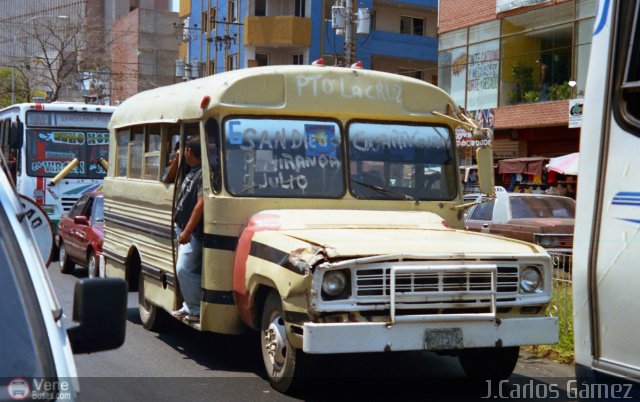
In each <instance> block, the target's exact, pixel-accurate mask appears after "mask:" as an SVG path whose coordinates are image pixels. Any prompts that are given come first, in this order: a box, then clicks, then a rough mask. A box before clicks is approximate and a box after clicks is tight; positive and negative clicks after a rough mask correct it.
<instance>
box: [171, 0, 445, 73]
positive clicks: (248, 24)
mask: <svg viewBox="0 0 640 402" xmlns="http://www.w3.org/2000/svg"><path fill="white" fill-rule="evenodd" d="M437 3H438V2H437V0H422V1H419V0H401V1H396V0H382V1H378V0H363V1H358V2H356V1H353V14H354V15H357V9H358V8H362V9H368V12H369V15H370V16H369V17H368V20H369V21H368V22H366V23H365V24H366V25H367V28H368V29H366V31H368V32H366V33H360V34H356V35H354V36H355V40H354V41H353V42H352V44H353V50H354V52H355V57H354V60H357V61H362V63H363V66H364V68H368V69H374V70H381V71H388V72H394V73H400V74H405V75H410V76H413V77H416V78H420V79H423V80H425V81H428V82H433V83H435V82H437V37H436V36H437ZM344 4H345V3H344V2H342V3H340V2H339V1H336V0H317V1H316V0H181V3H180V17H181V18H183V20H184V22H185V25H186V27H185V29H187V32H188V35H186V36H187V37H188V40H187V43H188V44H189V46H187V45H185V46H183V47H182V49H181V54H180V57H181V59H182V60H184V61H185V62H186V64H187V65H189V64H193V65H194V67H195V65H196V64H197V67H198V69H199V72H200V74H199V75H210V74H215V73H219V72H223V71H227V70H232V69H236V68H246V67H254V66H262V65H278V64H309V63H310V62H312V61H314V60H316V59H318V58H321V57H322V58H323V59H324V61H325V63H326V64H327V65H340V64H344V54H345V52H344V47H345V38H344V33H342V32H338V31H336V30H335V29H333V28H332V24H331V7H332V6H334V5H344ZM187 50H188V51H187Z"/></svg>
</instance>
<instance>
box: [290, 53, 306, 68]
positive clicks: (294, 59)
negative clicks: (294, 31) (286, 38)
mask: <svg viewBox="0 0 640 402" xmlns="http://www.w3.org/2000/svg"><path fill="white" fill-rule="evenodd" d="M291 64H297V65H300V64H304V53H295V54H292V55H291Z"/></svg>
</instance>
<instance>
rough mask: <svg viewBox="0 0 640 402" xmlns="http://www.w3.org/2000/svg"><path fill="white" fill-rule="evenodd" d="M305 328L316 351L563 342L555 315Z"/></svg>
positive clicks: (308, 348) (310, 349)
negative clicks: (559, 339)
mask: <svg viewBox="0 0 640 402" xmlns="http://www.w3.org/2000/svg"><path fill="white" fill-rule="evenodd" d="M303 333H304V336H303V351H304V352H306V353H313V354H325V353H365V352H390V351H409V350H439V349H461V348H482V347H496V346H520V345H542V344H554V343H558V337H559V333H558V319H557V318H555V317H527V318H504V319H500V320H495V321H494V320H492V321H458V322H437V321H435V322H432V321H430V322H401V323H395V324H390V323H384V322H363V323H359V322H358V323H330V324H321V323H305V324H304V332H303ZM447 337H451V338H452V339H446V338H447ZM434 345H440V346H434ZM443 345H448V346H446V347H445V346H443ZM451 345H455V346H451Z"/></svg>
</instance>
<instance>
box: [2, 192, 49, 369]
mask: <svg viewBox="0 0 640 402" xmlns="http://www.w3.org/2000/svg"><path fill="white" fill-rule="evenodd" d="M0 225H1V226H2V227H3V228H7V227H11V226H10V223H9V220H8V219H7V216H6V215H5V212H4V210H3V209H2V207H1V205H0ZM45 313H47V312H45ZM48 314H51V311H49V312H48ZM55 375H56V370H55V365H54V362H53V357H52V353H51V349H50V347H49V341H48V337H47V332H46V329H45V325H44V322H43V319H42V313H41V310H40V306H39V304H38V300H37V297H36V294H35V290H34V288H33V285H32V283H31V279H30V277H29V269H28V268H27V266H26V263H25V261H24V258H23V257H22V254H21V253H20V246H19V244H18V242H17V239H16V237H15V236H14V234H13V231H12V230H0V378H8V379H11V378H17V377H23V378H33V377H54V376H55Z"/></svg>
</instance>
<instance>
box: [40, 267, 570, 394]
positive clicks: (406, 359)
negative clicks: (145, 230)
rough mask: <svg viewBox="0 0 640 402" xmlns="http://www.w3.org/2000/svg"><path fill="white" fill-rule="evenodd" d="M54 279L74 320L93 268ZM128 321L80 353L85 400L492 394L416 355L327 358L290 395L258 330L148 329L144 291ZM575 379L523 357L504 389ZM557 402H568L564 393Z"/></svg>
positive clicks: (455, 369) (442, 362) (449, 367)
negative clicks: (80, 287) (95, 349)
mask: <svg viewBox="0 0 640 402" xmlns="http://www.w3.org/2000/svg"><path fill="white" fill-rule="evenodd" d="M49 274H50V276H51V278H52V281H53V284H54V288H55V289H56V292H57V295H58V297H59V299H60V302H61V304H62V306H63V309H64V311H65V313H66V315H68V316H70V315H71V311H72V310H71V308H72V303H73V286H74V283H75V282H76V281H78V280H80V279H82V278H85V277H86V270H85V269H82V268H77V269H76V271H75V273H74V274H73V275H64V274H61V273H60V270H59V266H58V263H53V264H52V265H51V266H50V267H49ZM127 320H128V322H127V335H126V341H125V344H124V345H123V346H122V347H121V348H119V349H117V350H113V351H107V352H100V353H94V354H89V355H76V356H75V360H76V364H77V369H78V375H79V377H80V387H81V394H80V400H81V401H107V400H108V401H118V402H125V401H147V400H149V401H151V400H153V401H177V400H189V401H245V400H246V401H289V400H309V401H314V400H317V401H320V400H354V401H356V400H358V401H359V400H362V401H365V400H366V401H371V400H423V401H427V400H429V401H474V400H478V401H481V400H483V399H486V398H483V397H485V396H486V395H488V394H489V391H488V385H487V384H485V383H481V382H473V381H470V380H468V379H467V378H466V377H464V373H463V372H462V369H461V368H460V366H459V364H458V360H457V358H454V357H448V356H438V355H436V354H433V353H427V352H411V353H397V354H360V355H340V356H321V357H319V358H317V359H315V361H314V367H315V368H316V370H315V371H314V372H315V373H316V374H315V375H314V377H313V378H309V379H307V381H306V382H305V386H304V388H303V389H302V391H300V392H298V393H295V394H293V395H291V396H287V395H283V394H281V393H279V392H277V391H275V390H273V389H272V388H271V387H270V385H269V382H268V380H267V379H266V378H265V377H264V375H265V374H264V373H263V368H262V361H261V355H260V348H259V338H258V336H257V334H256V333H252V332H250V333H248V334H246V335H241V336H228V335H218V334H211V333H200V332H197V331H195V330H193V329H191V328H189V327H187V326H185V325H182V324H180V323H178V322H176V323H175V325H172V327H171V328H169V329H168V330H167V331H166V332H163V333H156V332H150V331H147V330H145V329H144V328H143V327H142V325H141V323H140V319H139V316H138V300H137V293H129V300H128V313H127ZM572 376H573V367H572V366H567V365H562V364H558V363H555V362H552V361H550V360H547V359H540V358H536V357H533V356H531V355H528V354H526V353H522V354H521V356H520V360H519V362H518V366H517V368H516V371H515V372H514V374H513V376H512V377H511V378H510V380H509V381H510V383H514V384H515V385H513V384H510V385H509V384H508V386H509V388H505V389H506V390H507V391H508V390H512V389H516V390H519V389H520V388H521V386H520V385H518V384H525V385H526V384H530V385H532V386H533V387H534V388H535V386H536V385H537V386H539V387H541V389H544V388H545V387H548V384H549V383H551V384H556V385H557V388H558V389H560V390H562V389H565V384H566V381H567V380H568V379H570V378H571V377H572ZM544 384H547V385H544ZM492 392H493V393H494V394H495V393H496V389H495V388H494V389H493V391H492ZM494 397H496V395H491V396H490V398H494ZM556 400H568V399H567V398H562V394H561V395H560V398H559V399H556Z"/></svg>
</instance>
